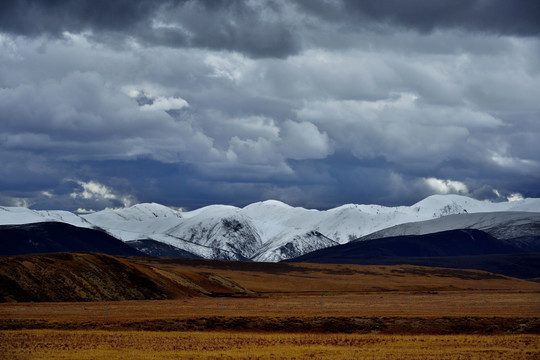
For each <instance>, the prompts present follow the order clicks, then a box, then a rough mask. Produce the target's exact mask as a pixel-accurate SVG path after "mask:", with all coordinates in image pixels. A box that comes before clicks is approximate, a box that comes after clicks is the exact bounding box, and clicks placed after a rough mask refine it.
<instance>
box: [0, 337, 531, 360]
mask: <svg viewBox="0 0 540 360" xmlns="http://www.w3.org/2000/svg"><path fill="white" fill-rule="evenodd" d="M0 357H2V358H8V359H158V358H159V359H179V358H180V359H189V358H193V359H227V358H235V359H250V358H257V359H273V358H287V359H295V358H297V359H302V358H318V359H336V358H362V359H456V358H460V357H462V358H465V359H486V358H489V359H491V360H497V359H533V358H539V357H540V335H491V336H486V335H418V336H416V335H381V334H377V335H376V334H369V335H365V334H364V335H360V334H289V333H247V332H246V333H236V332H204V333H203V332H141V331H56V330H27V331H1V332H0Z"/></svg>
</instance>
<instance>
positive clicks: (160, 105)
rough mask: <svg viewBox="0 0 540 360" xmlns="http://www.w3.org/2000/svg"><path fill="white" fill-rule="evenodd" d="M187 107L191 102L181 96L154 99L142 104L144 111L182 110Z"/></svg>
mask: <svg viewBox="0 0 540 360" xmlns="http://www.w3.org/2000/svg"><path fill="white" fill-rule="evenodd" d="M185 107H189V104H188V102H187V101H186V100H184V99H181V98H174V97H170V98H165V97H161V98H157V99H155V100H153V102H152V103H151V104H144V105H143V106H141V110H143V111H156V110H158V111H170V110H180V109H183V108H185Z"/></svg>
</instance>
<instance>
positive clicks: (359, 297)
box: [0, 254, 540, 360]
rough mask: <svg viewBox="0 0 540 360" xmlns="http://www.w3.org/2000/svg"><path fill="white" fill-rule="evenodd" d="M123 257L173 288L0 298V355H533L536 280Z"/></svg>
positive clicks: (538, 320)
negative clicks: (147, 295) (120, 294)
mask: <svg viewBox="0 0 540 360" xmlns="http://www.w3.org/2000/svg"><path fill="white" fill-rule="evenodd" d="M92 256H93V255H88V254H85V255H77V256H76V257H81V258H84V259H86V260H88V261H90V260H92V259H93V258H92ZM68 260H69V259H68ZM102 260H103V259H102ZM105 260H107V259H105ZM122 261H123V262H126V263H129V264H131V265H130V266H134V267H136V268H137V269H138V270H139V271H140V272H141V274H144V275H145V276H147V277H146V278H148V279H152V281H155V283H156V284H158V285H159V288H160V289H164V290H166V291H168V294H172V295H174V296H172V298H170V299H168V300H131V301H92V302H36V303H31V302H21V303H16V302H14V303H1V304H0V329H3V330H0V359H227V358H232V359H237V358H239V359H281V358H283V359H306V358H315V359H358V358H361V359H486V358H489V359H492V360H496V359H540V350H539V349H540V284H538V283H534V282H527V281H523V280H518V279H512V278H508V277H504V276H500V275H496V274H490V273H486V272H481V271H473V270H455V269H437V268H426V267H418V266H407V265H401V266H357V265H317V264H265V263H242V262H225V261H222V262H220V261H203V260H178V259H158V258H131V257H128V258H122ZM55 266H56V265H55ZM58 266H59V265H58ZM96 276H97V275H96ZM140 278H141V279H143V278H144V277H140ZM43 281H46V279H43ZM21 284H23V283H21ZM93 284H94V285H93V286H100V284H101V280H99V281H97V280H96V281H95V282H94V283H93ZM104 284H105V283H104ZM65 289H69V287H66V288H65ZM77 289H78V290H80V291H83V289H84V288H83V287H78V288H77ZM110 289H112V288H111V287H107V286H104V287H103V288H100V291H103V292H104V293H105V292H106V291H112V290H110ZM167 289H169V290H167ZM50 290H51V291H54V289H53V288H51V289H50ZM165 330H166V331H165ZM179 330H181V331H179ZM201 330H204V332H203V331H201ZM488 334H489V335H488Z"/></svg>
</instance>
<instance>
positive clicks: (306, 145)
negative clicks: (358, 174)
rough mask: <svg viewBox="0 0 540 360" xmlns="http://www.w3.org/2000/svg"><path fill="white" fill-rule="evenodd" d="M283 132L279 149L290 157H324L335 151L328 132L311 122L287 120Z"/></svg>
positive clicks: (295, 158) (297, 158) (300, 158)
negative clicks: (320, 129) (322, 130)
mask: <svg viewBox="0 0 540 360" xmlns="http://www.w3.org/2000/svg"><path fill="white" fill-rule="evenodd" d="M282 133H283V135H282V138H281V144H280V147H279V150H280V151H281V153H282V154H283V156H284V157H286V158H288V159H294V160H305V159H323V158H325V157H327V156H328V155H329V154H331V153H332V152H333V150H332V147H331V146H330V139H329V137H328V134H327V133H326V132H321V131H319V129H318V128H317V126H316V125H314V124H312V123H310V122H306V121H304V122H294V121H291V120H287V121H285V122H284V123H283V124H282Z"/></svg>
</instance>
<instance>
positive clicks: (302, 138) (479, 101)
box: [0, 0, 540, 210]
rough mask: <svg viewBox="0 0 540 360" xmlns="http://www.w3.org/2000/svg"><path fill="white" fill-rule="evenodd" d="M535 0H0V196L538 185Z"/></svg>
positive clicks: (344, 198)
mask: <svg viewBox="0 0 540 360" xmlns="http://www.w3.org/2000/svg"><path fill="white" fill-rule="evenodd" d="M537 3H538V2H534V1H480V0H478V1H476V0H471V1H460V0H457V1H431V0H429V1H428V0H425V1H419V0H415V1H323V0H309V1H308V0H306V1H300V0H298V1H287V0H266V1H258V0H253V1H239V0H238V1H236V0H231V1H202V0H201V1H173V0H168V1H89V0H88V1H86V0H81V1H37V0H36V1H30V0H26V1H12V0H7V1H0V163H1V164H2V166H1V167H0V205H13V204H22V205H24V206H33V207H39V208H66V209H70V210H76V209H78V208H81V209H94V210H99V209H102V208H105V207H118V206H127V205H129V204H132V203H135V202H137V201H144V202H148V201H156V202H160V203H163V204H165V205H173V206H174V205H176V206H181V207H186V208H190V209H193V208H197V207H200V206H204V205H208V204H212V203H227V204H234V205H240V206H242V205H246V204H248V203H251V202H254V201H259V200H266V199H269V198H274V199H279V200H283V201H285V202H288V203H290V204H291V205H299V206H305V207H317V208H329V207H333V206H336V205H340V204H343V203H349V202H354V203H378V204H384V205H403V204H412V203H414V202H416V201H418V200H420V199H421V198H423V197H425V196H428V195H431V194H434V193H462V194H468V195H471V196H474V197H476V198H478V199H505V198H507V197H509V196H513V194H515V193H520V194H522V195H523V196H529V197H539V196H540V192H539V190H538V189H540V178H539V175H538V174H540V152H539V151H540V148H539V147H538V146H537V142H538V140H537V139H538V138H539V137H540V126H539V124H540V122H539V116H540V106H539V104H538V95H537V94H538V93H540V81H539V78H538V74H539V73H540V61H539V60H538V59H539V58H540V41H539V36H538V35H539V34H540V31H539V29H538V27H539V26H540V25H539V24H538V22H537V21H536V19H537V18H538V6H539V5H537ZM501 35H503V36H501Z"/></svg>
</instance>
